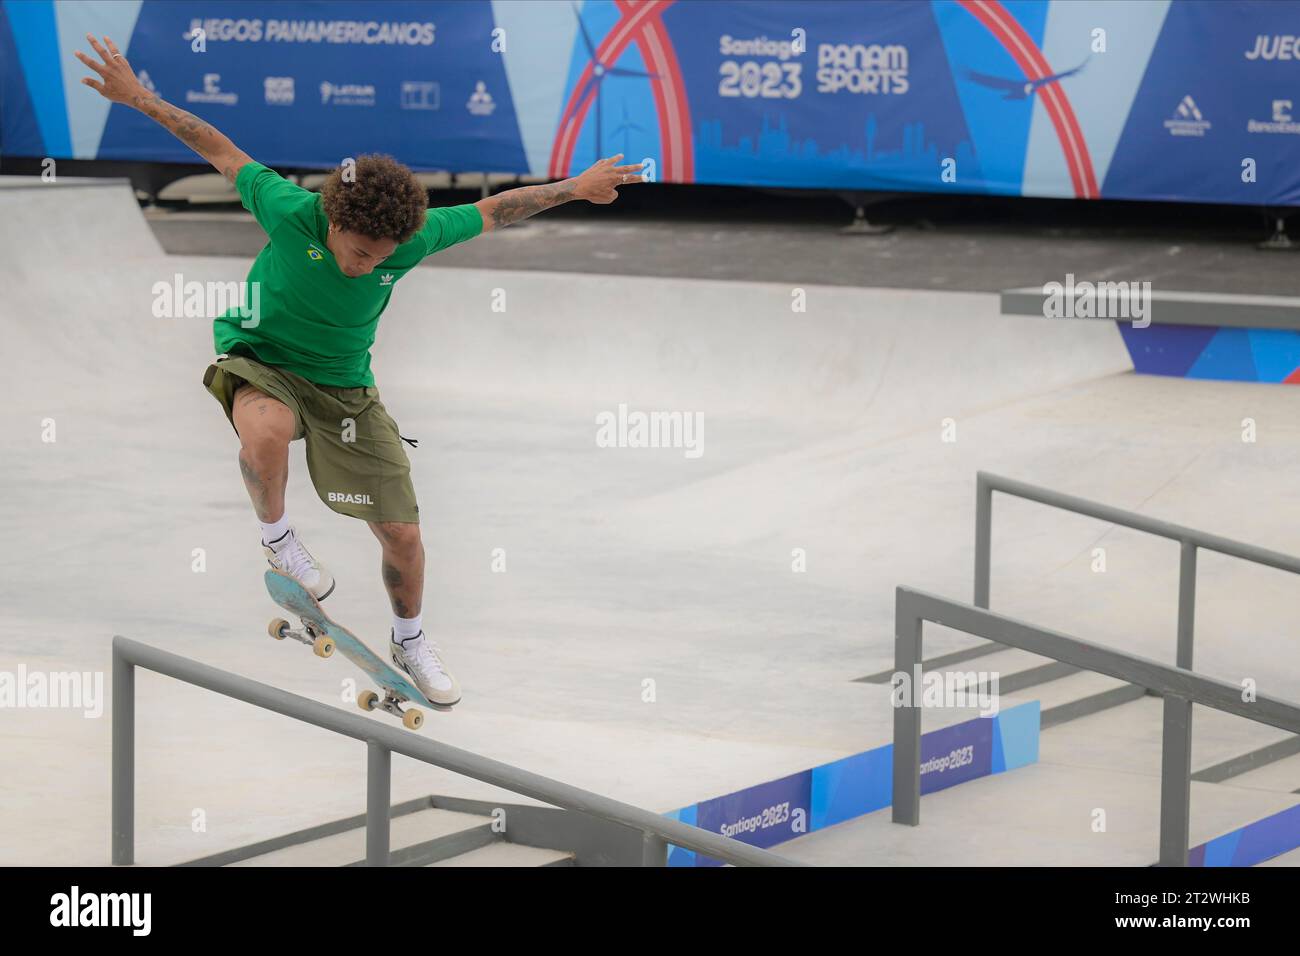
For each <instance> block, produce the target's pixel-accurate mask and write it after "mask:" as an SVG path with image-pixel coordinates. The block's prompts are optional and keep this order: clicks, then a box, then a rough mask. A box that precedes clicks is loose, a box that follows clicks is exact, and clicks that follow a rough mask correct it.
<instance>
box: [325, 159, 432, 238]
mask: <svg viewBox="0 0 1300 956" xmlns="http://www.w3.org/2000/svg"><path fill="white" fill-rule="evenodd" d="M355 172H356V176H355V177H352V176H349V177H348V179H344V178H343V168H342V167H340V168H338V169H336V170H334V172H332V173H330V175H329V178H328V179H326V180H325V184H324V185H323V186H321V190H320V192H321V197H322V200H323V202H324V205H325V215H326V216H327V217H328V218H329V221H330V223H331V224H332V225H333V226H335V227H336V228H338V229H342V230H343V231H344V232H357V233H360V234H361V235H363V236H367V237H368V238H370V239H392V240H394V241H395V242H397V243H399V244H401V243H403V242H406V241H407V240H408V239H410V238H411V237H412V236H413V235H415V234H416V233H417V232H419V231H420V229H421V228H423V226H424V222H425V213H426V211H427V210H428V208H429V197H428V195H427V194H426V193H425V191H424V187H423V186H421V185H420V182H419V180H417V179H416V178H415V175H414V174H413V173H412V172H411V171H410V170H409V169H407V168H406V167H405V166H403V165H402V164H401V163H399V162H398V161H397V160H395V159H393V157H391V156H383V155H379V154H372V155H368V156H361V157H359V158H358V159H357V161H356V167H355ZM350 180H352V181H350Z"/></svg>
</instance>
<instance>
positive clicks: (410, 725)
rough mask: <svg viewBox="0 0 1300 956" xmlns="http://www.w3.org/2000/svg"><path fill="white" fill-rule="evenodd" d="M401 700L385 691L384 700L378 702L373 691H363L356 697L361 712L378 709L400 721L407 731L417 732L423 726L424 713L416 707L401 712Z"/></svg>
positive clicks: (377, 696) (376, 695)
mask: <svg viewBox="0 0 1300 956" xmlns="http://www.w3.org/2000/svg"><path fill="white" fill-rule="evenodd" d="M401 704H402V699H401V698H400V697H394V696H393V695H392V694H391V693H389V692H388V691H387V690H385V691H384V699H383V700H380V699H379V695H378V694H376V693H375V692H374V691H373V690H363V691H362V692H361V693H360V694H358V695H357V706H358V707H360V708H361V709H362V710H374V709H375V708H376V707H378V708H379V709H380V710H386V711H388V712H389V713H390V714H392V715H393V716H394V717H400V718H401V719H402V726H403V727H405V728H406V729H407V730H419V729H420V728H421V727H423V726H424V713H423V712H422V711H421V710H420V709H419V708H418V707H412V708H411V709H410V710H402V707H401Z"/></svg>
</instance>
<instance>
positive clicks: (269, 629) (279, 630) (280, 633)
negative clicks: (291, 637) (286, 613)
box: [266, 617, 289, 641]
mask: <svg viewBox="0 0 1300 956" xmlns="http://www.w3.org/2000/svg"><path fill="white" fill-rule="evenodd" d="M287 630H289V622H288V621H286V620H285V619H284V618H282V617H275V618H272V619H271V623H270V624H268V625H266V633H268V634H270V635H271V636H272V637H274V638H275V639H276V640H277V641H282V640H284V632H285V631H287Z"/></svg>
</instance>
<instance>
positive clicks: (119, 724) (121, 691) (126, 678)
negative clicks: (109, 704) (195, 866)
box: [112, 646, 135, 866]
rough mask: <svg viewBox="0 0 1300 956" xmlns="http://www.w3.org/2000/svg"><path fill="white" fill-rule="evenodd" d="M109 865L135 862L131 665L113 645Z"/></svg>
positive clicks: (133, 718)
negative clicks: (111, 795) (111, 824)
mask: <svg viewBox="0 0 1300 956" xmlns="http://www.w3.org/2000/svg"><path fill="white" fill-rule="evenodd" d="M112 763H113V809H112V816H113V865H114V866H130V865H131V864H133V863H134V862H135V665H134V664H132V663H130V662H129V661H127V660H126V658H125V657H123V656H122V654H121V653H120V652H119V651H118V649H117V647H116V646H114V648H113V758H112Z"/></svg>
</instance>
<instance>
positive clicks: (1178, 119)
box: [1165, 95, 1210, 136]
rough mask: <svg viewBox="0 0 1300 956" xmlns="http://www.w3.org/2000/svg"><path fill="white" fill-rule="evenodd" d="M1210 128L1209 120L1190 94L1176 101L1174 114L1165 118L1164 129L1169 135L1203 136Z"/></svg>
mask: <svg viewBox="0 0 1300 956" xmlns="http://www.w3.org/2000/svg"><path fill="white" fill-rule="evenodd" d="M1209 128H1210V121H1209V120H1207V119H1206V118H1205V117H1204V116H1203V115H1201V109H1200V107H1198V106H1197V105H1196V101H1195V100H1194V99H1192V97H1191V96H1190V95H1188V96H1184V97H1183V98H1182V99H1181V100H1180V101H1179V102H1178V108H1177V109H1175V110H1174V115H1173V116H1172V117H1170V118H1169V119H1167V120H1165V129H1167V130H1169V135H1170V136H1204V135H1205V131H1206V130H1208V129H1209Z"/></svg>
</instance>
